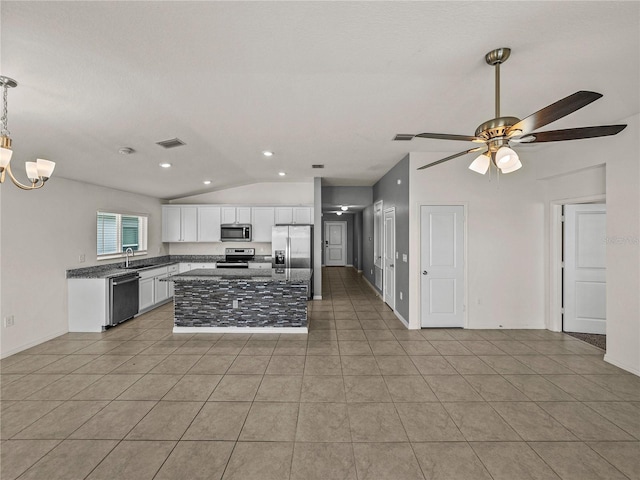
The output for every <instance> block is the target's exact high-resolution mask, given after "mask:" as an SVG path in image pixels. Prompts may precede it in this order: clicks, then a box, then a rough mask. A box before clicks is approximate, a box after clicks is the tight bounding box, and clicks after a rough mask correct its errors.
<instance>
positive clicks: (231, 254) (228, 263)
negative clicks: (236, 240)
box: [216, 248, 256, 268]
mask: <svg viewBox="0 0 640 480" xmlns="http://www.w3.org/2000/svg"><path fill="white" fill-rule="evenodd" d="M255 256H256V249H255V248H225V249H224V261H221V262H216V268H249V262H252V261H253V260H254V258H255Z"/></svg>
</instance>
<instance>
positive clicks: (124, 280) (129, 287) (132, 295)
mask: <svg viewBox="0 0 640 480" xmlns="http://www.w3.org/2000/svg"><path fill="white" fill-rule="evenodd" d="M139 278H140V277H139V276H138V273H137V272H133V273H130V274H128V275H123V276H120V277H116V278H112V279H111V280H110V281H109V325H110V326H113V325H117V324H119V323H121V322H124V321H125V320H128V319H130V318H133V316H134V315H136V314H137V313H138V305H139V304H138V299H139V292H138V281H139Z"/></svg>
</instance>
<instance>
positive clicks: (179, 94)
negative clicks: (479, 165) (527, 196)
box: [0, 0, 640, 198]
mask: <svg viewBox="0 0 640 480" xmlns="http://www.w3.org/2000/svg"><path fill="white" fill-rule="evenodd" d="M0 9H1V10H0V13H1V27H2V30H1V41H2V46H1V55H2V56H1V63H0V65H1V67H2V69H1V74H2V75H6V76H9V77H12V78H15V79H16V80H17V81H18V83H19V86H18V88H16V89H14V90H11V91H10V92H9V129H10V130H11V134H12V138H13V142H14V151H15V154H14V159H15V160H14V163H16V165H15V166H14V170H15V171H17V172H19V173H20V174H22V173H23V171H24V170H23V168H22V166H21V165H17V164H21V163H22V162H23V161H25V160H30V159H32V158H34V157H43V158H48V159H51V160H54V161H56V162H57V167H56V172H55V174H54V179H52V180H51V181H55V176H59V177H64V178H70V179H75V180H80V181H84V182H89V183H93V184H98V185H104V186H108V187H112V188H116V189H121V190H126V191H132V192H138V193H142V194H146V195H151V196H154V197H159V198H175V197H180V196H185V195H191V194H195V193H201V192H206V191H211V190H218V189H221V188H227V187H230V186H235V185H242V184H248V183H255V182H262V181H301V180H305V179H310V178H311V177H313V176H315V175H318V172H320V175H321V176H323V177H324V180H323V182H324V184H327V185H372V184H373V183H375V182H376V181H377V180H378V179H379V178H380V177H381V176H382V175H384V174H385V173H386V172H387V171H388V170H389V169H390V168H391V167H392V166H393V165H395V164H396V163H397V162H398V161H399V160H400V159H402V157H403V156H404V155H406V153H407V152H408V151H409V150H411V151H438V152H446V153H447V154H451V153H455V152H458V151H461V150H464V149H465V148H470V147H469V144H467V143H464V142H450V141H449V142H445V141H435V140H417V139H416V140H413V141H412V142H410V143H409V142H393V141H391V139H392V138H393V136H394V135H395V134H396V133H419V132H423V131H427V132H438V133H457V134H464V135H470V134H473V133H474V131H475V129H476V127H477V126H478V125H479V124H480V123H482V122H483V121H485V120H488V119H490V118H492V117H493V116H494V115H493V108H494V98H493V91H494V90H493V89H494V86H493V81H494V74H493V69H492V68H491V67H489V66H487V65H486V64H485V63H484V54H485V53H486V52H488V51H489V50H491V49H493V48H496V47H502V46H507V47H510V48H511V49H512V56H511V58H510V59H509V61H508V62H507V63H506V64H504V65H503V67H502V114H503V115H512V116H517V117H520V118H522V117H525V116H527V115H528V114H531V113H533V112H534V111H537V110H539V109H540V108H542V107H544V106H546V105H548V104H550V103H552V102H554V101H556V100H559V99H560V98H562V97H565V96H567V95H569V94H571V93H574V92H575V91H577V90H594V91H597V92H600V93H603V94H604V98H602V99H600V100H598V101H597V102H595V103H593V104H592V105H589V106H588V107H585V108H584V109H582V110H580V111H578V112H576V113H574V114H572V115H570V116H569V117H566V118H565V119H562V120H561V121H558V122H556V123H555V124H553V126H551V127H549V128H547V129H556V128H565V127H568V128H570V127H579V126H589V125H599V124H608V123H616V122H619V121H620V120H621V119H623V118H625V117H628V116H630V115H633V114H636V113H638V112H639V111H640V107H639V105H640V99H639V89H638V85H640V74H639V72H640V33H639V32H640V3H639V2H636V1H632V2H591V1H587V2H557V1H556V2H481V1H477V2H455V1H446V2H431V1H429V2H396V1H389V2H370V3H369V2H241V1H236V2H75V1H74V2H22V1H21V2H12V1H5V0H3V1H2V2H1V4H0ZM174 137H179V138H180V139H182V140H183V141H184V142H186V144H187V145H186V146H185V147H181V148H176V149H173V150H164V149H162V148H161V147H159V146H157V145H155V142H157V141H160V140H165V139H170V138H174ZM593 141H596V140H593ZM598 141H610V140H608V139H600V140H598ZM124 146H127V147H132V148H134V149H135V150H136V153H135V154H134V155H129V156H123V155H119V154H118V149H119V148H120V147H124ZM544 148H553V144H551V145H549V146H545V147H544ZM263 150H273V151H275V153H276V154H275V156H274V157H272V158H271V159H266V158H265V157H263V156H262V154H261V152H262V151H263ZM535 151H536V152H540V151H543V150H539V149H536V150H535ZM161 161H168V162H171V163H172V164H173V167H172V168H171V169H168V170H165V169H161V168H159V166H158V163H159V162H161ZM457 161H463V162H464V161H467V160H465V159H464V158H461V159H459V160H457ZM314 163H322V164H324V165H325V166H326V167H325V169H324V170H312V169H311V164H314ZM279 170H284V171H286V172H287V176H286V177H284V179H282V178H280V177H278V175H277V172H278V171H279ZM425 174H427V173H426V172H425ZM21 176H22V178H24V176H23V175H21ZM204 179H210V180H212V184H211V185H209V186H208V187H205V186H204V185H203V184H202V181H203V180H204Z"/></svg>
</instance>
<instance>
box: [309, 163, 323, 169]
mask: <svg viewBox="0 0 640 480" xmlns="http://www.w3.org/2000/svg"><path fill="white" fill-rule="evenodd" d="M311 168H324V165H322V164H321V163H316V164H314V165H311Z"/></svg>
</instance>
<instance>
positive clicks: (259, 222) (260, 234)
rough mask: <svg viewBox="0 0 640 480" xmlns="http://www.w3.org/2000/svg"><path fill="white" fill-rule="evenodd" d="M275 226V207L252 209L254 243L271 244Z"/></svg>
mask: <svg viewBox="0 0 640 480" xmlns="http://www.w3.org/2000/svg"><path fill="white" fill-rule="evenodd" d="M274 225H275V209H274V208H273V207H253V208H252V209H251V228H252V231H251V236H252V237H253V238H252V241H254V242H269V243H271V228H272V227H273V226H274Z"/></svg>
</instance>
